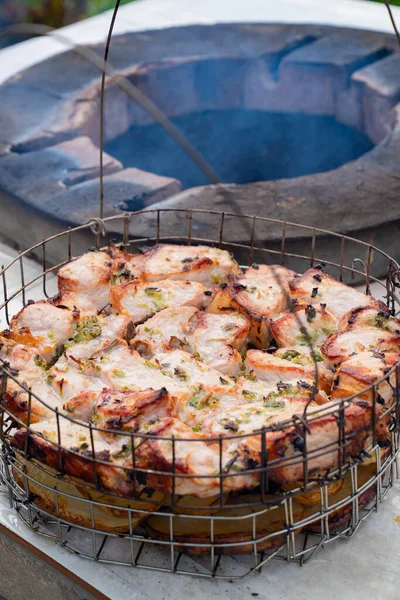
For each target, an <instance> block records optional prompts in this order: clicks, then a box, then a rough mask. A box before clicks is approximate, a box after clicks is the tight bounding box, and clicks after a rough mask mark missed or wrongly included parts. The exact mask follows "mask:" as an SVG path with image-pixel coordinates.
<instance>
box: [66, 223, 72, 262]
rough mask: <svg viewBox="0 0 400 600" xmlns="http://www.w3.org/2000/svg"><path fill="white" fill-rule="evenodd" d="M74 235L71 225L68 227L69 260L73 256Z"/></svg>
mask: <svg viewBox="0 0 400 600" xmlns="http://www.w3.org/2000/svg"><path fill="white" fill-rule="evenodd" d="M71 238H72V236H71V227H68V236H67V244H68V249H67V251H68V260H71V258H72V239H71Z"/></svg>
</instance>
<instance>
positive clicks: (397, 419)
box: [393, 363, 400, 435]
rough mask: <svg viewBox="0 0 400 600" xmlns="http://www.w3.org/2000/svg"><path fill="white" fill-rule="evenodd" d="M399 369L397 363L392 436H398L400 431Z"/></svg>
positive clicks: (399, 366) (399, 365)
mask: <svg viewBox="0 0 400 600" xmlns="http://www.w3.org/2000/svg"><path fill="white" fill-rule="evenodd" d="M399 368H400V364H399V363H397V365H396V367H395V386H396V388H395V395H396V397H395V415H394V432H393V433H394V435H398V434H399V429H400V390H399V383H400V382H399Z"/></svg>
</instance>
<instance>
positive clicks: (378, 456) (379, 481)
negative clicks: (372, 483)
mask: <svg viewBox="0 0 400 600" xmlns="http://www.w3.org/2000/svg"><path fill="white" fill-rule="evenodd" d="M375 457H376V477H377V479H376V503H375V508H376V511H377V512H378V508H379V504H380V503H381V502H382V472H381V471H382V455H381V449H380V447H379V446H377V447H376V448H375Z"/></svg>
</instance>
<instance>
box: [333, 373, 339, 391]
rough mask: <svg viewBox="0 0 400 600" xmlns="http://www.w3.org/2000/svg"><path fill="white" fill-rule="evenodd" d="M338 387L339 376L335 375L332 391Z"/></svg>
mask: <svg viewBox="0 0 400 600" xmlns="http://www.w3.org/2000/svg"><path fill="white" fill-rule="evenodd" d="M338 385H339V375H337V376H336V377H335V378H334V380H333V389H336V388H337V387H338Z"/></svg>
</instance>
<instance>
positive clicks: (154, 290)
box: [144, 287, 161, 292]
mask: <svg viewBox="0 0 400 600" xmlns="http://www.w3.org/2000/svg"><path fill="white" fill-rule="evenodd" d="M144 291H145V292H159V291H161V290H160V289H159V288H158V287H147V288H144Z"/></svg>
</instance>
